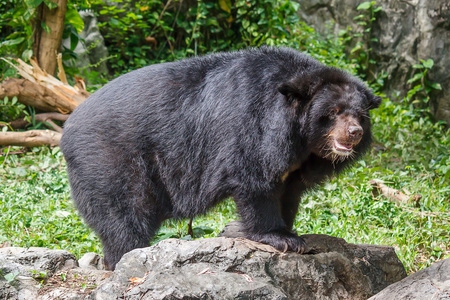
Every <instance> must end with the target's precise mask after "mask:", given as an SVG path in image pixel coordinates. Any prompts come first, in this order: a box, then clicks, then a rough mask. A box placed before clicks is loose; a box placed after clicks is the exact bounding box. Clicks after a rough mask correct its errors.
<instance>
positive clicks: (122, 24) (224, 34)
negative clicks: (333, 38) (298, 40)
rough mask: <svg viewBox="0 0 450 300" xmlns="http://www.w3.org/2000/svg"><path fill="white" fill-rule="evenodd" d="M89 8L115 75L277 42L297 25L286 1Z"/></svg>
mask: <svg viewBox="0 0 450 300" xmlns="http://www.w3.org/2000/svg"><path fill="white" fill-rule="evenodd" d="M112 4H114V5H112ZM92 8H93V11H94V12H98V17H99V20H100V22H99V26H100V29H101V32H102V34H103V35H104V36H105V39H106V41H107V47H108V50H109V53H110V54H112V55H113V58H112V59H110V61H109V63H110V67H111V69H112V70H113V71H114V72H115V73H123V72H127V71H129V70H132V69H136V68H138V67H142V66H145V65H149V64H152V63H156V62H164V61H172V60H175V59H180V58H184V57H186V56H190V55H201V54H205V53H208V52H216V51H223V50H236V49H241V48H244V47H248V46H259V45H261V44H263V43H264V44H268V45H276V44H280V43H283V42H287V41H288V40H289V39H290V38H291V37H292V35H293V34H292V30H293V29H295V26H296V24H297V23H299V20H298V17H297V16H296V14H295V11H296V9H297V8H298V4H297V3H295V2H292V1H287V0H284V1H276V0H249V1H244V0H238V1H233V2H232V1H230V0H220V1H211V0H198V1H192V0H191V1H188V2H187V3H184V2H183V1H179V0H174V1H172V0H168V1H140V2H136V1H132V0H123V1H116V2H114V3H106V2H104V1H102V0H97V1H94V2H93V3H92ZM291 27H292V28H291Z"/></svg>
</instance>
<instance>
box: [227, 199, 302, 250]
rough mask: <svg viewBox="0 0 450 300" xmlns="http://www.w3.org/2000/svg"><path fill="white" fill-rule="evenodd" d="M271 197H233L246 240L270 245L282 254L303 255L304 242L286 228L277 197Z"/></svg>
mask: <svg viewBox="0 0 450 300" xmlns="http://www.w3.org/2000/svg"><path fill="white" fill-rule="evenodd" d="M271 196H272V197H270V196H268V195H264V196H256V195H239V196H238V197H236V196H235V202H236V205H237V207H238V211H239V214H240V215H241V218H242V227H243V228H242V229H243V231H244V233H245V236H246V238H248V239H250V240H252V241H255V242H260V243H264V244H268V245H271V246H273V247H274V248H276V249H277V250H280V251H283V252H286V251H288V250H290V251H294V252H297V253H301V254H302V253H304V252H305V249H306V243H305V241H304V240H303V239H302V238H301V237H299V236H298V235H297V234H295V233H293V232H291V230H290V229H291V228H288V227H287V224H286V223H285V222H284V220H283V217H282V212H281V203H280V199H279V197H276V196H274V195H271Z"/></svg>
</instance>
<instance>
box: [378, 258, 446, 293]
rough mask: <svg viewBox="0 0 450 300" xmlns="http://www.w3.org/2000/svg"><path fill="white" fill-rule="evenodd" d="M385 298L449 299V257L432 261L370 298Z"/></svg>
mask: <svg viewBox="0 0 450 300" xmlns="http://www.w3.org/2000/svg"><path fill="white" fill-rule="evenodd" d="M385 299H410V300H414V299H417V300H422V299H436V300H438V299H439V300H443V299H450V258H447V259H445V260H442V261H440V262H437V263H434V264H432V265H431V266H430V267H428V268H426V269H423V270H420V271H419V272H417V273H414V274H412V275H410V276H408V277H406V278H405V279H403V280H401V281H399V282H397V283H395V284H392V285H390V286H388V287H387V288H385V289H384V290H383V291H381V292H380V293H378V294H376V295H375V296H373V297H371V298H370V300H385Z"/></svg>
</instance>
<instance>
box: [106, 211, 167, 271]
mask: <svg viewBox="0 0 450 300" xmlns="http://www.w3.org/2000/svg"><path fill="white" fill-rule="evenodd" d="M155 220H156V217H155V218H152V221H153V222H151V223H149V222H145V223H147V224H145V225H144V223H141V222H138V221H137V220H125V221H122V222H120V223H119V222H117V223H116V224H114V223H113V224H110V225H109V228H108V229H107V231H105V232H101V230H100V231H97V232H98V233H99V236H100V239H101V240H102V246H103V253H104V260H105V265H106V266H107V267H108V268H109V269H110V270H114V269H115V267H116V264H117V263H118V262H119V260H120V259H121V258H122V256H123V255H124V254H125V253H127V252H129V251H131V250H133V249H136V248H144V247H149V246H150V241H151V240H152V238H153V237H154V235H155V234H156V232H157V231H158V229H159V226H160V222H159V221H158V222H156V221H155Z"/></svg>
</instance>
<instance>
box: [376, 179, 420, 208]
mask: <svg viewBox="0 0 450 300" xmlns="http://www.w3.org/2000/svg"><path fill="white" fill-rule="evenodd" d="M369 183H370V184H371V185H372V187H373V190H372V195H373V196H374V197H378V196H379V195H380V194H381V195H383V196H385V197H386V198H388V199H389V200H390V201H393V202H395V203H404V204H406V203H409V202H413V203H414V204H415V206H419V205H420V203H419V201H420V199H422V196H421V195H410V196H408V195H405V194H404V193H402V192H401V191H399V190H397V189H394V188H391V187H389V186H387V185H386V184H384V183H385V182H384V181H383V180H379V179H372V180H370V181H369Z"/></svg>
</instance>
